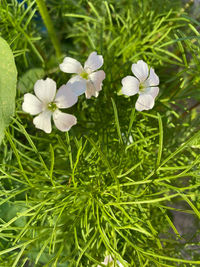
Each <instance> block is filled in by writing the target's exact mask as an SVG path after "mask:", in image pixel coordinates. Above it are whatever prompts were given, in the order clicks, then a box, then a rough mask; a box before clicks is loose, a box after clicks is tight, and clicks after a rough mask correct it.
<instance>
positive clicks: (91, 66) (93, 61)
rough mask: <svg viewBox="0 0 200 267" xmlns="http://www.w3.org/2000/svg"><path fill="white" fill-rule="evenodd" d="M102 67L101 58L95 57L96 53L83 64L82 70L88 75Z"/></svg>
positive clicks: (99, 56)
mask: <svg viewBox="0 0 200 267" xmlns="http://www.w3.org/2000/svg"><path fill="white" fill-rule="evenodd" d="M102 65H103V57H102V56H101V55H97V52H92V53H91V54H90V55H89V57H88V59H87V60H86V62H85V65H84V69H85V70H86V71H87V72H88V73H90V72H92V71H95V70H97V69H99V68H100V67H101V66H102Z"/></svg>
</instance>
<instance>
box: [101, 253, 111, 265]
mask: <svg viewBox="0 0 200 267" xmlns="http://www.w3.org/2000/svg"><path fill="white" fill-rule="evenodd" d="M111 262H113V259H112V257H111V256H110V255H108V256H106V257H105V259H104V262H103V263H105V264H108V263H111Z"/></svg>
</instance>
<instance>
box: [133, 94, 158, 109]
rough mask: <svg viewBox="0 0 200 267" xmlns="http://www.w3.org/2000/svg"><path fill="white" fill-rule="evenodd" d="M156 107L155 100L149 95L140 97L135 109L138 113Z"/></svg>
mask: <svg viewBox="0 0 200 267" xmlns="http://www.w3.org/2000/svg"><path fill="white" fill-rule="evenodd" d="M153 106H154V98H153V97H152V96H151V95H148V94H141V95H139V97H138V99H137V101H136V104H135V108H136V110H138V111H143V110H149V109H152V107H153Z"/></svg>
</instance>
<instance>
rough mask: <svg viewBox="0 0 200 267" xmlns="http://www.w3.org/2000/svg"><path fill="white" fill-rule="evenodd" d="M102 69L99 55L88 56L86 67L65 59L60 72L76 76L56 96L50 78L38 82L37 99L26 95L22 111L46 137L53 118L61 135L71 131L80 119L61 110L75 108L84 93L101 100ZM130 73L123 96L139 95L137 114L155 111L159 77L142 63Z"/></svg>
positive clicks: (124, 82)
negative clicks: (29, 115) (31, 116)
mask: <svg viewBox="0 0 200 267" xmlns="http://www.w3.org/2000/svg"><path fill="white" fill-rule="evenodd" d="M102 65H103V57H102V55H97V52H92V53H91V54H90V55H89V57H88V59H87V60H86V62H85V64H84V67H83V66H82V65H81V63H80V62H79V61H77V60H76V59H74V58H71V57H65V58H64V60H63V62H62V63H61V64H60V65H59V67H60V69H61V71H63V72H65V73H74V74H75V75H74V76H73V77H72V78H71V79H69V81H68V82H67V83H66V84H64V85H62V86H61V87H60V88H59V89H58V91H57V93H56V83H55V81H53V80H52V79H50V78H47V79H46V80H38V81H37V82H36V83H35V85H34V92H35V95H33V94H30V93H27V94H25V95H24V102H23V104H22V109H23V111H25V112H27V113H29V114H31V115H37V116H36V117H35V118H34V119H33V124H34V125H35V127H36V128H38V129H41V130H43V131H45V132H46V133H50V132H51V131H52V126H51V117H53V121H54V123H55V126H56V127H57V128H58V129H59V130H60V131H63V132H66V131H69V130H70V129H71V127H72V126H73V125H75V124H76V123H77V119H76V117H75V116H74V115H71V114H67V113H64V112H61V111H60V109H66V108H70V107H72V106H73V105H74V104H76V102H77V101H78V96H80V95H82V94H83V93H85V97H86V98H91V97H92V96H95V97H98V95H99V92H100V91H101V90H102V85H103V84H102V83H103V80H104V79H105V76H106V75H105V72H104V71H103V70H98V69H99V68H101V67H102ZM131 70H132V72H133V74H134V76H126V77H125V78H123V79H122V93H123V94H124V95H126V96H132V95H135V94H139V97H138V99H137V101H136V104H135V108H136V110H138V111H143V110H149V109H152V108H153V106H154V104H155V98H156V97H157V95H158V93H159V87H158V85H159V78H158V76H157V75H156V73H155V71H154V69H152V68H150V69H149V67H148V65H147V64H146V63H145V62H144V61H143V60H139V61H138V62H137V63H136V64H132V68H131Z"/></svg>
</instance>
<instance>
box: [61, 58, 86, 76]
mask: <svg viewBox="0 0 200 267" xmlns="http://www.w3.org/2000/svg"><path fill="white" fill-rule="evenodd" d="M59 67H60V69H61V70H62V71H63V72H66V73H78V74H79V73H81V72H82V71H83V67H82V66H81V63H80V62H79V61H78V60H76V59H74V58H71V57H65V58H64V60H63V63H62V64H60V65H59Z"/></svg>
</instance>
